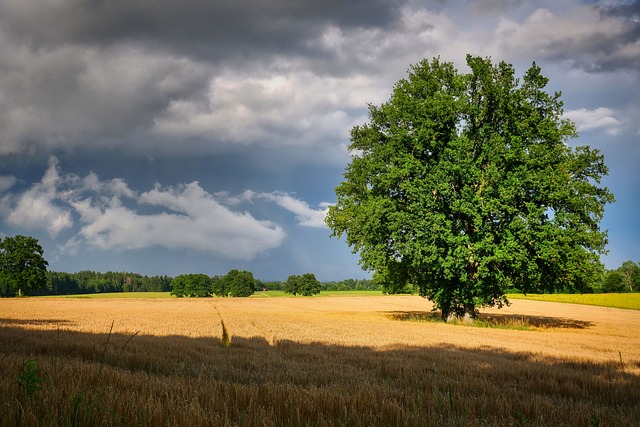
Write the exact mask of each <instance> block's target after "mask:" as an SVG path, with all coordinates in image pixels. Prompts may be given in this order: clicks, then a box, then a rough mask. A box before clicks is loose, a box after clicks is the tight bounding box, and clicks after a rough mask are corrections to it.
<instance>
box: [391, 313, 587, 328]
mask: <svg viewBox="0 0 640 427" xmlns="http://www.w3.org/2000/svg"><path fill="white" fill-rule="evenodd" d="M384 313H385V314H386V315H387V316H388V317H389V318H391V319H393V320H399V321H409V322H442V323H444V322H443V321H442V319H441V317H440V314H439V313H436V312H433V311H431V312H426V311H391V312H384ZM450 323H452V324H463V325H467V326H474V324H473V323H472V322H464V321H459V322H455V321H454V322H450ZM593 325H594V324H593V322H589V321H583V320H576V319H568V318H564V317H551V316H531V315H522V314H504V313H491V314H489V313H480V314H479V315H478V321H477V322H476V326H479V327H496V328H506V329H521V330H527V329H549V328H564V329H586V328H589V327H591V326H593Z"/></svg>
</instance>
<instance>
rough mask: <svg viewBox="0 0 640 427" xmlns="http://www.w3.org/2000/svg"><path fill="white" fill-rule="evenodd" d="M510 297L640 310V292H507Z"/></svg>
mask: <svg viewBox="0 0 640 427" xmlns="http://www.w3.org/2000/svg"><path fill="white" fill-rule="evenodd" d="M508 297H509V298H510V299H526V300H533V301H548V302H561V303H567V304H586V305H597V306H601V307H613V308H624V309H628V310H640V293H624V294H527V295H523V294H509V295H508Z"/></svg>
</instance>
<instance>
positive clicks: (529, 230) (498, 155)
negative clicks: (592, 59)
mask: <svg viewBox="0 0 640 427" xmlns="http://www.w3.org/2000/svg"><path fill="white" fill-rule="evenodd" d="M467 64H468V66H469V67H470V69H471V73H469V74H462V73H459V72H458V71H457V70H456V69H455V68H454V67H453V64H451V63H447V62H440V60H439V59H437V58H436V59H433V60H432V61H427V60H423V61H422V62H420V63H419V64H417V65H415V66H412V67H411V69H410V70H409V76H408V78H407V79H403V80H401V81H399V82H398V83H397V84H396V86H395V87H394V90H393V93H392V95H391V98H390V100H389V101H388V102H387V103H384V104H382V105H381V106H379V107H376V106H370V107H369V122H368V123H367V124H365V125H362V126H356V127H354V128H353V129H352V131H351V145H350V150H352V152H353V157H352V161H351V163H350V164H349V165H348V166H347V169H346V171H345V173H344V178H345V179H344V181H343V182H342V183H341V184H340V185H339V186H338V187H337V188H336V195H337V197H338V202H337V203H336V204H335V205H333V206H331V207H330V208H329V213H328V216H327V219H326V221H327V224H328V225H329V226H330V228H331V229H332V230H333V235H334V236H338V237H340V236H342V235H345V236H346V240H347V243H348V244H349V245H350V246H351V247H352V249H353V251H354V252H359V253H360V262H361V265H362V266H363V268H365V269H367V270H369V271H375V272H376V273H377V274H378V275H379V277H381V278H382V279H381V280H382V282H383V283H385V284H392V285H391V286H392V288H393V289H405V287H406V286H407V285H411V286H413V287H414V288H415V289H416V290H417V291H418V292H419V294H420V295H422V296H425V297H427V298H429V299H430V300H432V301H433V302H434V303H435V306H436V308H438V309H440V310H441V312H442V317H443V318H445V319H446V318H448V317H449V316H450V315H456V316H463V315H465V314H467V315H471V316H472V317H474V316H475V314H476V309H477V307H479V306H494V305H497V306H499V307H500V306H502V305H503V304H505V303H508V300H507V298H506V297H505V294H506V293H508V292H509V291H511V290H513V289H518V290H520V291H522V292H525V293H531V292H534V291H535V292H553V291H554V290H556V289H569V290H572V291H583V290H588V289H591V287H592V286H593V284H594V277H597V272H598V271H601V270H602V266H601V263H600V260H599V255H600V254H601V253H603V252H604V250H605V245H606V243H607V239H606V232H603V231H601V230H600V228H599V225H598V224H599V222H600V220H601V219H602V216H603V213H604V206H605V205H606V203H611V202H613V201H614V198H613V196H612V194H611V193H610V192H609V190H608V189H607V188H601V187H598V186H597V185H596V184H599V183H600V179H601V177H602V176H603V175H606V174H607V172H608V170H607V167H606V166H605V164H604V159H603V156H602V155H600V153H599V152H598V151H597V150H591V149H590V148H589V147H578V148H575V149H572V148H571V147H569V145H567V141H568V140H569V139H570V138H574V137H576V136H577V132H576V130H575V126H574V124H573V123H571V122H569V121H568V120H565V119H563V118H562V113H563V110H562V106H563V104H562V102H561V100H560V94H559V93H555V94H548V93H547V92H545V91H544V88H545V86H546V85H547V81H548V80H547V78H546V77H544V76H543V75H542V74H541V70H540V68H539V67H538V66H537V65H536V64H535V63H534V64H533V65H532V66H531V68H529V70H528V71H527V72H526V73H525V75H524V77H523V80H522V82H520V81H519V80H518V79H516V78H515V77H514V69H513V67H512V66H511V65H509V64H507V63H505V62H500V63H499V64H497V65H494V64H493V63H492V62H491V60H490V59H483V58H479V57H472V56H468V57H467Z"/></svg>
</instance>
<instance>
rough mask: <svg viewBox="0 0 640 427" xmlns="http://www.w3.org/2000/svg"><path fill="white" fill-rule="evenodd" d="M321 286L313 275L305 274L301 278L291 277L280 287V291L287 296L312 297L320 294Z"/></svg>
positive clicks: (297, 276)
mask: <svg viewBox="0 0 640 427" xmlns="http://www.w3.org/2000/svg"><path fill="white" fill-rule="evenodd" d="M321 288H322V285H321V284H320V282H319V281H318V279H316V276H315V275H314V274H313V273H305V274H303V275H301V276H299V275H291V276H289V278H288V279H287V281H286V282H285V283H284V284H283V285H282V290H283V291H285V292H286V293H288V294H292V295H297V294H300V295H302V296H312V295H317V294H319V293H320V290H321Z"/></svg>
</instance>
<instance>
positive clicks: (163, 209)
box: [3, 157, 312, 260]
mask: <svg viewBox="0 0 640 427" xmlns="http://www.w3.org/2000/svg"><path fill="white" fill-rule="evenodd" d="M253 194H254V193H253V192H251V191H247V192H245V193H244V194H243V195H241V196H237V197H231V196H228V195H227V196H225V195H224V193H221V194H220V196H216V195H212V194H210V193H208V192H207V191H205V190H204V189H203V188H202V187H201V186H200V185H199V184H198V183H197V182H192V183H190V184H183V185H178V186H176V187H166V188H163V187H160V186H156V187H155V188H153V189H151V190H150V191H147V192H144V193H142V194H140V195H138V194H137V193H136V192H134V191H133V190H131V189H130V188H129V186H128V185H127V183H126V182H125V181H124V180H122V179H112V180H107V181H102V180H100V179H99V178H98V176H97V175H95V174H93V173H91V174H89V175H87V176H85V177H84V178H81V177H79V176H77V175H73V174H67V175H62V176H61V175H60V173H59V170H58V162H57V160H56V159H55V158H53V157H52V158H51V160H50V162H49V168H48V169H47V171H46V173H45V174H44V176H43V178H42V180H41V181H40V182H38V183H35V184H33V185H32V187H31V188H29V189H28V190H26V191H25V192H23V193H22V194H19V195H17V196H16V198H15V199H16V202H15V206H14V207H13V208H11V209H10V210H9V212H8V213H7V212H3V213H4V214H5V216H7V221H8V223H9V224H11V225H13V226H17V227H23V228H26V229H34V230H37V229H45V230H46V231H48V232H49V234H50V235H51V236H52V237H56V236H58V235H59V233H60V232H61V231H63V230H65V229H69V228H72V227H73V225H74V220H73V218H72V214H73V215H76V216H77V217H78V223H80V224H81V227H80V229H79V231H78V232H77V234H76V235H75V236H73V237H72V238H71V239H70V240H69V241H68V242H67V245H66V247H67V248H68V249H70V250H74V251H77V250H78V249H79V248H80V247H81V246H82V245H83V244H86V245H89V246H93V247H96V248H99V249H104V250H123V249H142V248H148V247H152V246H162V247H165V248H168V249H174V250H180V249H193V250H197V251H202V252H206V253H211V254H214V255H217V256H220V257H223V258H228V259H244V260H249V259H252V258H254V257H255V256H257V255H258V254H260V253H263V252H265V251H268V250H270V249H274V248H276V247H278V246H280V245H281V244H282V242H283V240H284V238H285V237H286V233H285V232H284V231H283V229H282V227H281V226H280V225H278V224H276V223H274V222H272V221H269V220H259V219H256V218H255V217H254V216H253V215H252V214H251V213H249V212H247V211H244V212H240V211H234V210H231V209H230V208H229V207H227V206H225V205H223V204H222V202H221V201H219V200H217V198H216V197H219V198H220V199H221V200H222V201H226V200H234V199H235V200H248V199H250V198H252V195H253ZM3 200H7V198H4V199H3ZM125 201H129V202H131V201H133V202H134V203H135V206H133V207H129V206H127V205H126V204H125V203H124V202H125ZM129 204H130V203H129ZM143 206H149V207H152V208H154V209H155V211H156V212H153V213H141V211H142V209H143ZM301 214H302V215H304V212H301ZM305 218H306V217H305ZM311 220H312V219H311V217H309V218H306V220H305V221H306V222H308V221H311Z"/></svg>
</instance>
